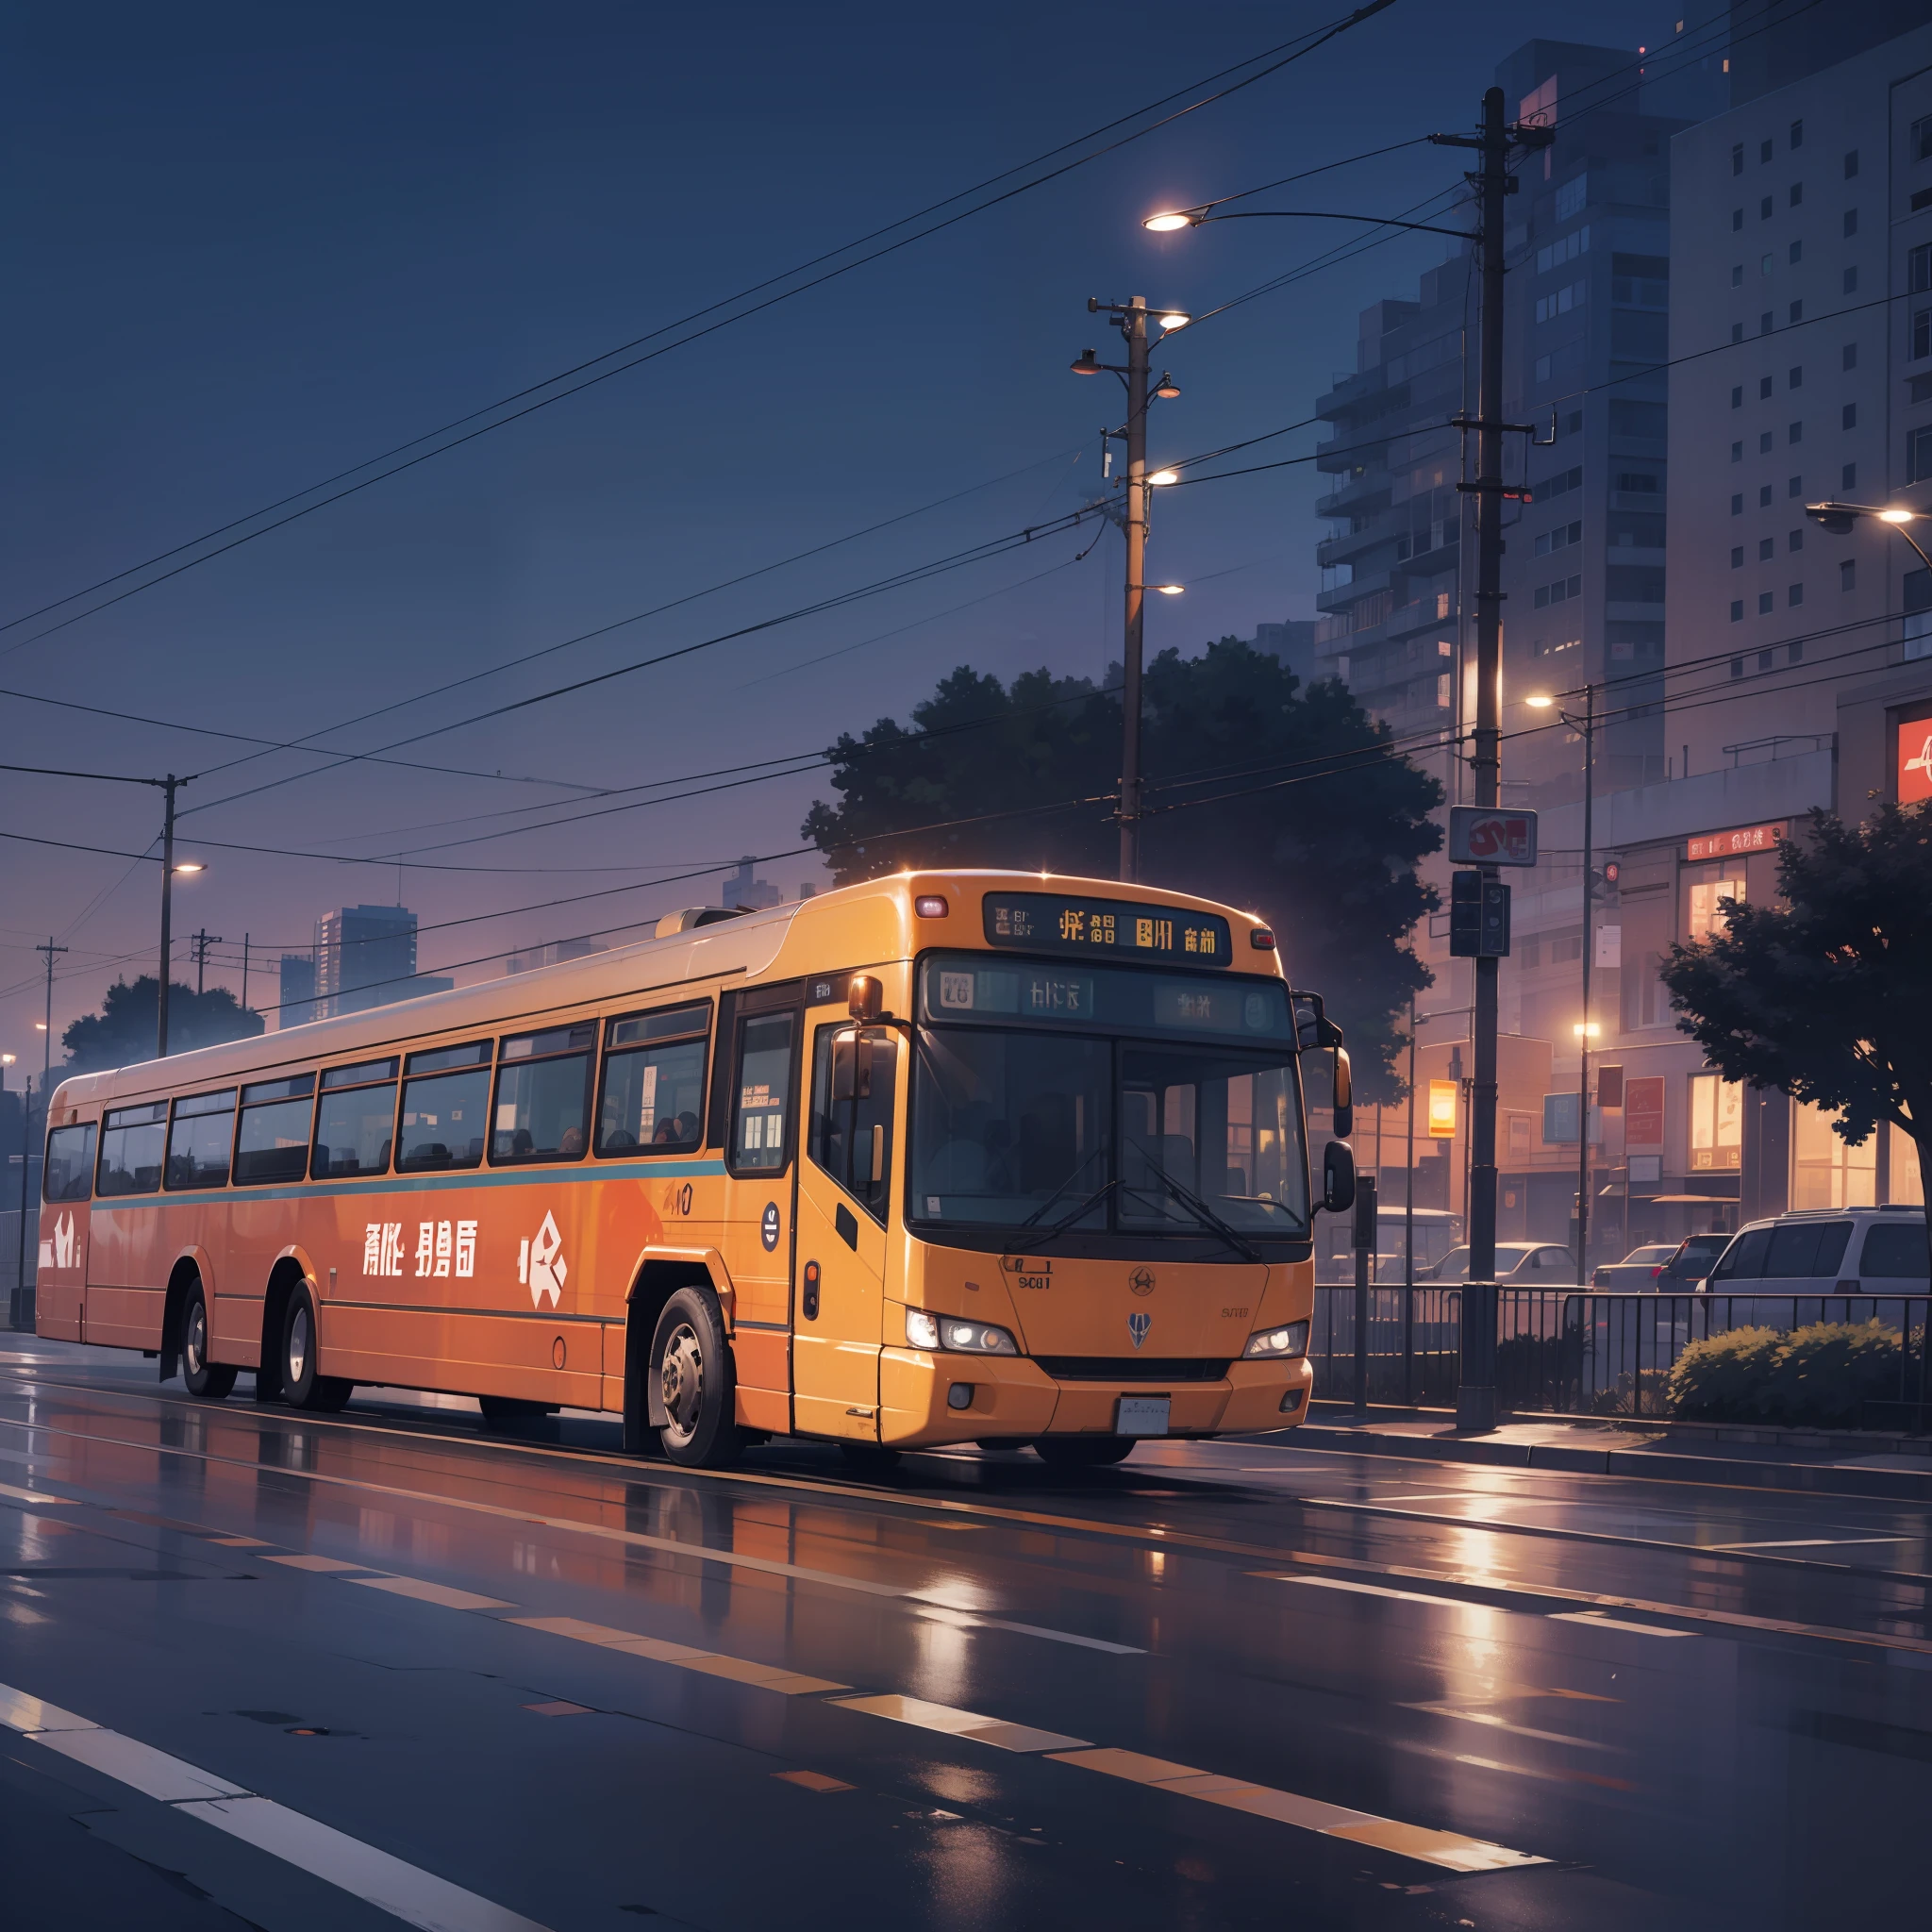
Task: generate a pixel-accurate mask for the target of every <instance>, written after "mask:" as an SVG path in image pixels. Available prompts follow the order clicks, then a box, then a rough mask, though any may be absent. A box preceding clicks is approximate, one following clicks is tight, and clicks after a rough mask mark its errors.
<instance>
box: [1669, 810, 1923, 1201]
mask: <svg viewBox="0 0 1932 1932" xmlns="http://www.w3.org/2000/svg"><path fill="white" fill-rule="evenodd" d="M1778 891H1779V893H1780V894H1781V895H1782V897H1783V899H1784V901H1785V903H1784V904H1783V905H1776V906H1757V905H1751V904H1747V903H1744V902H1742V901H1734V900H1729V899H1725V900H1721V901H1720V902H1719V904H1720V907H1721V908H1723V909H1724V911H1725V912H1726V914H1727V915H1728V919H1729V925H1728V927H1727V929H1726V930H1724V931H1723V932H1717V933H1713V934H1712V935H1711V937H1710V938H1709V939H1707V940H1700V941H1696V942H1695V943H1694V944H1691V945H1676V946H1673V947H1672V948H1671V955H1670V958H1669V959H1668V961H1667V962H1666V963H1665V966H1664V969H1663V974H1662V977H1663V982H1664V984H1665V986H1666V987H1668V988H1669V989H1670V992H1671V1000H1672V1004H1673V1005H1674V1007H1675V1008H1676V1009H1677V1010H1678V1011H1679V1012H1680V1013H1682V1014H1683V1015H1684V1016H1685V1017H1684V1018H1683V1019H1682V1020H1681V1021H1680V1022H1679V1023H1678V1024H1680V1026H1681V1027H1682V1028H1683V1030H1684V1031H1685V1032H1686V1033H1688V1034H1689V1035H1690V1036H1691V1039H1693V1040H1694V1041H1696V1042H1697V1043H1698V1045H1700V1046H1701V1047H1703V1049H1704V1051H1705V1053H1706V1055H1707V1057H1708V1058H1709V1060H1710V1063H1711V1065H1712V1066H1714V1067H1715V1068H1717V1070H1718V1071H1719V1072H1720V1073H1721V1074H1724V1077H1725V1078H1726V1079H1729V1080H1744V1081H1748V1082H1750V1083H1751V1084H1752V1085H1753V1086H1757V1087H1775V1088H1777V1089H1778V1090H1779V1091H1782V1092H1785V1093H1789V1094H1790V1095H1791V1097H1792V1098H1793V1099H1795V1100H1803V1101H1807V1102H1809V1103H1810V1104H1811V1105H1812V1106H1814V1107H1821V1108H1826V1109H1828V1110H1830V1111H1833V1112H1836V1113H1837V1115H1838V1119H1837V1120H1836V1121H1835V1122H1834V1123H1833V1129H1834V1131H1835V1132H1836V1133H1837V1134H1838V1135H1839V1136H1840V1139H1842V1140H1843V1141H1846V1142H1848V1143H1849V1144H1850V1145H1851V1146H1854V1147H1857V1146H1858V1145H1860V1144H1861V1143H1862V1142H1863V1141H1866V1140H1867V1139H1868V1138H1869V1137H1870V1136H1871V1135H1872V1133H1873V1132H1874V1130H1875V1129H1876V1128H1877V1127H1878V1125H1879V1124H1880V1123H1881V1122H1886V1121H1890V1123H1891V1124H1893V1125H1895V1126H1898V1127H1900V1128H1902V1129H1903V1130H1904V1131H1905V1132H1906V1133H1907V1134H1908V1135H1910V1136H1911V1138H1912V1141H1913V1142H1914V1144H1915V1145H1916V1146H1917V1147H1918V1150H1919V1172H1920V1173H1921V1174H1924V1175H1926V1176H1927V1177H1928V1178H1932V1000H1928V999H1927V997H1926V964H1925V962H1926V960H1927V959H1928V958H1932V807H1928V806H1926V805H1916V806H1907V807H1901V806H1897V805H1881V806H1879V807H1878V808H1876V809H1875V810H1874V812H1873V813H1872V815H1871V816H1870V817H1869V818H1867V819H1866V820H1865V821H1864V823H1863V824H1856V825H1848V824H1845V823H1844V822H1843V820H1841V819H1840V818H1839V817H1837V816H1836V814H1834V813H1832V812H1828V811H1825V810H1824V809H1822V808H1818V809H1814V810H1813V811H1811V812H1810V814H1809V815H1808V819H1807V827H1806V832H1805V836H1804V837H1802V838H1800V839H1790V840H1786V841H1784V842H1783V843H1782V844H1780V845H1779V847H1778Z"/></svg>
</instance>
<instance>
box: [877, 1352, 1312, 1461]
mask: <svg viewBox="0 0 1932 1932" xmlns="http://www.w3.org/2000/svg"><path fill="white" fill-rule="evenodd" d="M1314 1379H1315V1376H1314V1370H1313V1368H1312V1367H1311V1366H1310V1365H1309V1363H1308V1362H1307V1359H1306V1358H1303V1359H1300V1360H1296V1361H1288V1362H1279V1361H1275V1362H1260V1361H1255V1362H1249V1361H1238V1362H1233V1363H1230V1364H1229V1366H1228V1371H1227V1374H1226V1375H1225V1377H1224V1378H1223V1379H1222V1380H1221V1381H1218V1382H1192V1383H1188V1382H1176V1383H1174V1384H1172V1385H1170V1386H1168V1387H1165V1388H1162V1389H1159V1390H1156V1389H1153V1388H1150V1386H1149V1385H1148V1384H1147V1383H1145V1382H1129V1381H1121V1382H1056V1381H1054V1380H1053V1379H1052V1378H1051V1377H1050V1376H1049V1375H1047V1374H1046V1373H1045V1372H1044V1371H1043V1370H1042V1369H1041V1367H1040V1365H1039V1364H1038V1363H1037V1362H1035V1361H1033V1360H1032V1359H1031V1358H1030V1357H1026V1356H965V1355H939V1354H927V1353H925V1352H924V1351H922V1350H919V1349H910V1348H888V1349H886V1350H884V1351H883V1352H882V1354H881V1356H880V1359H879V1440H880V1441H882V1442H889V1443H891V1444H893V1445H894V1446H895V1447H899V1448H911V1447H916V1446H919V1445H922V1444H932V1445H937V1444H940V1443H944V1442H972V1441H982V1440H992V1439H1006V1440H1014V1441H1026V1440H1028V1439H1030V1438H1032V1437H1035V1436H1059V1435H1068V1436H1075V1435H1100V1436H1109V1435H1112V1434H1113V1432H1114V1427H1115V1417H1116V1414H1117V1410H1118V1405H1119V1403H1120V1399H1121V1397H1122V1396H1124V1395H1130V1396H1131V1395H1149V1394H1156V1393H1158V1394H1162V1395H1165V1396H1167V1397H1168V1398H1169V1407H1168V1433H1169V1434H1170V1435H1173V1436H1212V1435H1226V1434H1234V1433H1242V1434H1246V1433H1252V1432H1256V1431H1258V1430H1262V1429H1280V1428H1286V1427H1288V1426H1290V1425H1291V1424H1294V1423H1298V1422H1301V1421H1303V1420H1304V1419H1305V1418H1306V1417H1307V1410H1308V1391H1309V1389H1310V1388H1311V1387H1312V1386H1313V1384H1314Z"/></svg>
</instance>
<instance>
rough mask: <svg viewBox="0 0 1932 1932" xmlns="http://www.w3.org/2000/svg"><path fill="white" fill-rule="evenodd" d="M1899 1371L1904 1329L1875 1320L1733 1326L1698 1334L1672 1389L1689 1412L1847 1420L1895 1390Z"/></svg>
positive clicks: (1679, 1406) (1682, 1412) (1771, 1419)
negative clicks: (1702, 1335) (1787, 1327)
mask: <svg viewBox="0 0 1932 1932" xmlns="http://www.w3.org/2000/svg"><path fill="white" fill-rule="evenodd" d="M1898 1372H1899V1339H1898V1336H1897V1335H1896V1334H1895V1333H1894V1332H1893V1331H1892V1330H1891V1329H1890V1328H1886V1327H1883V1326H1881V1325H1880V1324H1878V1323H1877V1322H1875V1321H1873V1322H1863V1323H1856V1324H1855V1323H1850V1322H1815V1323H1813V1324H1811V1325H1810V1326H1809V1327H1806V1328H1798V1329H1794V1330H1791V1331H1790V1332H1789V1333H1785V1332H1781V1331H1779V1330H1778V1329H1775V1328H1733V1329H1732V1330H1731V1331H1730V1332H1729V1333H1728V1334H1725V1335H1712V1336H1709V1337H1707V1339H1706V1340H1704V1341H1693V1342H1692V1343H1691V1345H1690V1347H1688V1348H1687V1349H1686V1350H1685V1351H1684V1353H1683V1354H1682V1355H1680V1356H1679V1357H1677V1359H1676V1362H1675V1364H1674V1367H1673V1368H1672V1370H1671V1379H1670V1384H1669V1388H1668V1391H1667V1394H1668V1399H1669V1402H1670V1406H1671V1408H1672V1410H1673V1411H1674V1413H1675V1414H1677V1415H1679V1416H1683V1417H1685V1418H1688V1419H1696V1420H1699V1421H1704V1422H1725V1423H1757V1422H1761V1423H1775V1424H1781V1425H1783V1426H1785V1427H1811V1428H1843V1427H1848V1426H1855V1425H1856V1424H1857V1421H1858V1415H1859V1407H1860V1405H1861V1404H1862V1403H1864V1402H1866V1401H1868V1400H1872V1399H1874V1398H1882V1397H1884V1396H1886V1395H1890V1394H1891V1393H1893V1392H1894V1391H1895V1390H1896V1388H1897V1384H1898Z"/></svg>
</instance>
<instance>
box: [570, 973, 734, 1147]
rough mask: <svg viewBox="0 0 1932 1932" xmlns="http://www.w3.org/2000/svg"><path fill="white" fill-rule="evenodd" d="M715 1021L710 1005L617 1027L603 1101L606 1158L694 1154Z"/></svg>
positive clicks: (600, 1120)
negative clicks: (709, 1040) (709, 1034)
mask: <svg viewBox="0 0 1932 1932" xmlns="http://www.w3.org/2000/svg"><path fill="white" fill-rule="evenodd" d="M710 1021H711V1008H710V1004H709V1002H708V1001H707V1002H706V1003H705V1004H704V1005H702V1006H695V1007H678V1008H672V1009H669V1010H666V1011H661V1012H656V1013H629V1014H625V1016H624V1017H622V1018H621V1019H616V1020H612V1021H611V1022H610V1024H609V1025H608V1027H607V1028H606V1031H605V1056H604V1087H603V1091H602V1093H601V1094H600V1095H599V1097H598V1102H597V1152H598V1153H599V1154H600V1155H607V1156H608V1155H624V1154H638V1153H647V1152H651V1151H654V1150H657V1149H662V1150H664V1151H665V1152H667V1153H668V1152H671V1151H674V1150H683V1151H687V1152H688V1151H689V1150H690V1149H691V1148H693V1147H695V1146H696V1145H697V1144H698V1140H699V1136H700V1131H701V1127H702V1123H703V1117H704V1110H705V1034H706V1032H707V1030H708V1027H709V1025H710Z"/></svg>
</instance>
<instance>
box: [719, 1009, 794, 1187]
mask: <svg viewBox="0 0 1932 1932" xmlns="http://www.w3.org/2000/svg"><path fill="white" fill-rule="evenodd" d="M797 1024H798V1016H797V1014H796V1013H761V1014H758V1016H756V1017H755V1018H752V1019H748V1020H746V1021H745V1022H744V1023H743V1024H742V1027H741V1031H740V1033H739V1036H738V1091H737V1095H736V1098H735V1102H734V1104H733V1107H732V1109H731V1147H730V1164H731V1170H732V1172H733V1173H734V1174H776V1173H778V1172H779V1171H780V1170H781V1169H782V1168H783V1167H784V1166H785V1165H786V1164H787V1162H789V1161H790V1159H791V1147H790V1145H789V1141H790V1138H791V1137H790V1135H789V1134H788V1133H787V1131H786V1127H785V1122H786V1119H787V1118H788V1116H789V1115H790V1114H791V1042H792V1039H793V1035H794V1032H795V1029H796V1027H797Z"/></svg>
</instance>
